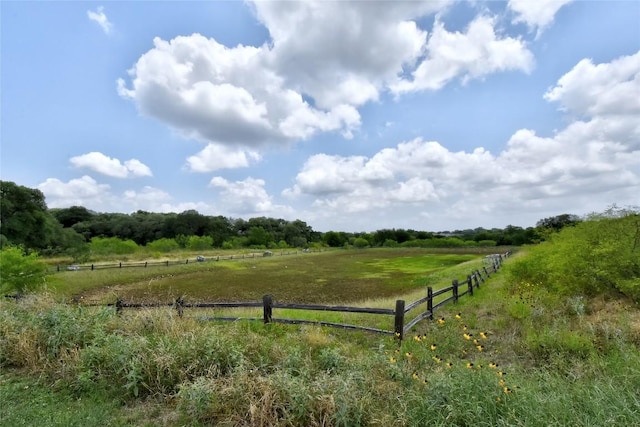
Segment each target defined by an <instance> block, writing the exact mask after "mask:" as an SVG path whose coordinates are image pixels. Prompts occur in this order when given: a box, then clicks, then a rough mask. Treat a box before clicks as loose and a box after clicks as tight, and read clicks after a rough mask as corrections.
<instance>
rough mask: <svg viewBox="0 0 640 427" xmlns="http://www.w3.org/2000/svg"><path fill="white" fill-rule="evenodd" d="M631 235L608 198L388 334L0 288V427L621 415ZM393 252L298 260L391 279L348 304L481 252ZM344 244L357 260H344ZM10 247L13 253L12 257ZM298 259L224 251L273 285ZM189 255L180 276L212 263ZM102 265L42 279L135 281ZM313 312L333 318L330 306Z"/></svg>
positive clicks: (639, 376)
mask: <svg viewBox="0 0 640 427" xmlns="http://www.w3.org/2000/svg"><path fill="white" fill-rule="evenodd" d="M569 219H571V218H569ZM639 239H640V222H639V216H638V213H637V211H634V210H620V209H612V210H610V211H608V212H605V213H604V214H602V215H593V216H591V217H589V218H588V220H587V221H581V222H577V223H573V224H567V226H564V227H559V231H554V232H551V231H550V232H549V236H548V239H547V240H548V241H547V242H545V243H543V244H540V245H537V246H533V247H529V248H527V249H525V250H523V251H520V252H519V253H517V254H516V255H515V256H514V257H512V258H510V259H509V261H508V262H507V263H506V264H505V265H504V267H503V271H502V272H500V273H499V274H496V275H493V276H492V277H491V278H490V280H489V281H488V282H485V283H484V284H483V285H482V286H481V287H480V288H479V289H477V290H476V291H475V292H474V295H473V296H472V297H465V298H463V299H461V300H460V302H459V303H458V304H457V305H448V306H445V307H444V308H443V309H441V310H440V311H438V312H437V313H436V319H435V320H434V321H432V322H422V323H419V324H418V325H417V327H415V328H414V330H412V331H410V332H409V333H408V334H407V336H406V339H405V340H404V341H402V342H398V341H397V339H395V338H393V337H384V336H378V335H370V334H366V333H360V332H348V331H341V330H335V329H323V328H319V327H308V326H286V325H281V324H275V323H271V324H267V325H264V324H262V323H260V322H248V321H246V322H244V321H240V322H234V323H211V322H203V321H198V320H197V319H196V318H195V317H185V318H179V317H178V316H177V313H176V311H175V310H171V309H154V310H140V311H135V310H131V311H126V310H125V311H124V312H123V313H122V314H120V315H117V314H116V312H115V309H114V308H113V307H83V306H82V305H80V306H76V305H73V304H64V303H60V302H59V300H60V298H59V295H56V296H52V295H51V294H48V293H31V294H28V295H26V297H25V298H23V299H20V300H17V301H14V300H2V301H0V367H1V368H2V372H3V373H2V375H1V376H0V398H2V401H3V402H7V401H12V400H15V399H20V402H19V403H16V404H12V405H11V406H10V407H9V410H7V411H2V412H0V425H24V424H25V422H27V423H28V421H29V420H32V421H33V423H38V424H41V423H42V422H43V420H45V419H46V420H50V421H51V422H50V424H51V425H81V424H82V425H85V424H86V423H84V420H85V419H91V418H92V417H97V418H100V419H101V420H103V424H111V425H167V426H178V425H221V426H249V425H250V426H267V425H268V426H299V425H305V426H314V425H315V426H374V425H378V426H390V425H396V426H419V425H435V426H471V425H473V426H478V425H480V426H482V425H486V426H507V425H509V426H511V425H526V426H545V427H546V426H565V425H572V426H595V425H597V426H600V425H611V426H625V427H626V426H629V425H635V424H637V420H638V416H639V414H640V398H639V396H638V390H640V351H639V350H640V348H639V347H640V310H638V304H637V302H634V300H633V299H634V298H635V299H636V300H637V299H638V294H637V292H638V283H639V278H640V274H639V273H640V270H639V268H638V267H639V259H638V251H639V250H640V249H639V248H638V243H639ZM5 250H6V249H5ZM410 251H412V250H411V249H403V250H400V249H394V250H392V249H388V250H378V251H371V250H367V251H355V250H354V251H344V252H342V258H341V259H343V260H345V264H341V263H340V262H337V261H336V260H335V259H333V258H331V257H330V256H328V255H332V254H318V255H315V254H314V255H311V256H310V257H309V258H307V257H306V256H301V257H300V259H304V260H305V262H306V261H307V259H308V260H312V257H313V259H315V260H319V259H321V258H322V257H325V255H327V256H326V258H324V259H326V260H332V261H330V262H328V264H330V266H331V267H332V269H333V270H334V271H333V273H332V274H333V275H332V276H330V275H329V271H330V269H327V271H326V273H325V278H327V280H329V279H330V280H334V279H335V280H337V279H338V278H340V277H343V278H344V281H342V282H339V284H340V286H341V287H342V288H347V287H348V286H349V284H350V283H355V282H357V281H358V277H360V278H363V279H366V280H373V281H377V280H380V282H376V283H378V285H377V288H380V287H382V286H381V285H380V284H382V283H386V282H385V280H389V282H388V283H390V284H392V283H397V284H399V286H396V287H394V286H390V287H389V289H390V290H391V292H392V293H391V294H389V295H388V296H384V295H382V296H379V297H377V298H373V299H368V300H366V301H365V302H364V303H363V304H365V305H367V306H373V307H392V306H393V303H394V300H395V299H396V298H404V299H405V300H407V301H412V300H415V299H417V298H419V297H421V296H423V295H424V286H425V285H430V286H433V287H434V288H435V289H438V288H439V287H443V286H446V285H448V284H450V281H451V279H452V278H457V277H459V275H460V274H461V273H462V272H463V271H467V270H470V269H471V268H470V267H471V266H473V268H475V267H476V265H477V263H479V262H481V261H480V260H479V259H478V258H477V256H474V257H473V258H474V259H472V260H470V261H467V262H463V263H459V261H458V262H457V263H455V265H453V266H451V265H447V263H446V262H443V260H444V259H446V258H437V257H434V258H433V259H434V260H438V261H439V263H440V264H442V265H436V264H437V263H435V264H434V268H433V269H432V271H431V273H430V274H428V275H425V274H420V273H419V271H420V270H421V269H423V268H424V266H423V265H422V263H421V260H420V257H419V256H414V255H409V254H410V253H411V252H410ZM3 253H5V251H4V250H3ZM6 253H9V252H6ZM356 253H357V254H358V255H359V256H363V255H364V254H366V256H368V257H370V258H369V259H367V260H364V259H360V258H358V263H356V264H357V265H358V267H354V266H353V264H351V267H346V266H347V264H346V262H347V261H348V260H349V258H350V257H352V256H354V254H356ZM16 254H17V255H20V257H22V258H20V261H22V260H24V257H25V256H26V255H25V254H24V253H22V252H21V253H20V254H18V253H17V252H16ZM382 254H385V255H384V256H382ZM393 254H395V256H394V255H393ZM400 254H402V255H400ZM399 255H400V256H399ZM385 257H386V258H390V259H384V258H385ZM451 259H453V257H452V258H451ZM353 260H354V258H352V259H351V261H353ZM305 262H303V263H301V264H300V265H301V268H302V267H304V268H303V269H302V270H299V269H298V270H297V271H296V274H293V275H287V274H286V273H287V272H282V271H280V272H279V274H278V270H284V269H278V268H271V267H277V266H282V264H281V263H282V259H280V260H276V259H275V257H272V258H270V259H265V260H262V261H261V263H259V265H258V264H254V263H251V262H247V263H244V262H243V263H234V264H233V267H232V268H233V269H235V270H233V271H232V273H233V274H232V275H234V276H237V277H238V283H237V284H238V285H240V284H241V282H242V281H246V280H247V277H249V274H254V275H255V274H256V273H257V274H259V275H262V276H263V277H265V278H266V277H275V279H273V280H275V281H274V282H272V283H271V286H272V287H274V286H276V285H277V284H278V283H279V284H280V285H282V286H283V287H284V286H285V284H286V283H287V282H292V281H293V282H295V281H296V280H298V282H299V281H300V280H299V279H298V278H299V277H300V276H302V277H310V276H311V275H310V274H309V271H310V270H311V269H313V268H316V267H314V266H315V265H316V264H317V263H314V262H310V263H308V264H306V263H305ZM201 264H202V265H197V266H190V267H189V268H191V267H193V268H194V269H192V270H189V272H190V273H193V272H195V271H202V272H204V271H206V269H209V268H211V266H209V265H206V263H201ZM230 264H231V263H230ZM253 267H256V268H253ZM180 269H183V270H180ZM305 269H306V270H305ZM141 270H142V269H140V270H139V271H141ZM286 270H288V269H286ZM292 270H296V269H292ZM117 271H119V273H117V274H124V275H126V276H122V277H119V278H117V277H115V274H116V273H115V272H109V273H105V274H113V276H111V277H110V278H108V277H102V278H101V276H90V274H99V273H101V272H86V273H87V274H88V275H86V276H82V275H79V276H73V275H74V274H77V273H80V274H83V273H85V272H65V273H61V274H60V275H57V276H55V277H57V278H60V279H61V280H63V279H64V278H68V279H69V280H72V278H74V277H75V278H76V280H78V281H82V280H87V279H88V278H91V277H93V278H94V279H92V280H95V282H94V283H93V285H94V286H97V287H98V288H99V287H100V283H101V282H100V280H107V279H108V280H110V282H109V283H114V280H116V281H119V283H122V284H123V286H122V289H126V288H130V289H135V288H136V286H137V285H136V283H137V282H141V281H142V279H143V278H144V280H145V281H148V277H146V276H144V277H143V276H140V277H138V278H135V277H134V273H133V271H131V272H124V271H121V270H117ZM175 272H176V274H178V275H182V274H183V273H184V275H183V276H182V278H183V279H184V278H186V277H187V276H186V275H187V274H189V272H187V266H181V267H179V268H178V267H176V270H175ZM136 274H143V275H146V274H149V272H148V271H146V272H142V271H141V272H140V273H136ZM210 274H213V275H214V276H216V277H217V276H219V275H220V271H219V270H216V271H213V272H211V273H210ZM403 275H405V276H403ZM320 276H322V275H320ZM403 277H404V279H403ZM162 279H164V278H162ZM416 279H417V280H418V281H417V282H416V281H415V280H416ZM265 280H266V279H265ZM158 283H159V284H162V285H163V286H159V287H157V288H155V287H152V286H149V283H147V287H146V292H150V293H151V294H153V293H154V292H156V293H157V292H158V291H159V290H160V289H164V290H165V291H166V289H167V288H168V289H171V288H173V286H175V283H172V282H165V281H163V280H158ZM304 283H305V285H306V286H305V287H304V290H305V291H306V292H307V293H308V294H313V293H314V292H316V290H318V292H320V291H319V290H320V289H322V281H317V282H315V281H314V283H309V282H308V281H304ZM167 285H168V286H167ZM50 286H52V287H55V286H63V287H64V286H67V288H66V291H65V292H69V291H70V289H72V288H73V287H72V286H70V285H69V284H66V285H64V284H63V283H62V282H60V283H56V282H55V281H53V282H52V283H51V284H50ZM294 288H295V286H294ZM301 289H302V287H301ZM218 291H219V289H215V292H218ZM333 292H335V290H334V291H333ZM151 294H150V295H151ZM329 294H331V292H329V293H328V294H327V295H329ZM156 296H157V294H156ZM326 298H328V297H327V296H326V295H325V296H323V297H322V298H321V299H326ZM354 298H355V299H364V298H356V297H354ZM314 316H316V318H321V317H322V318H325V317H323V316H326V319H328V320H334V319H333V318H331V317H330V316H333V314H330V313H321V312H317V313H314ZM25 402H26V403H25ZM61 402H62V403H64V404H65V405H61ZM68 408H71V410H69V409H68ZM25 420H27V421H25Z"/></svg>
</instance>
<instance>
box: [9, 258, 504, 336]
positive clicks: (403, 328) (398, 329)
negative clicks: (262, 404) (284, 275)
mask: <svg viewBox="0 0 640 427" xmlns="http://www.w3.org/2000/svg"><path fill="white" fill-rule="evenodd" d="M509 255H510V252H506V253H504V254H494V255H490V256H487V257H486V260H487V261H488V264H489V265H488V266H484V267H483V268H482V269H477V270H475V271H473V272H471V274H469V275H468V276H467V277H466V279H464V280H462V281H459V280H453V281H452V282H451V285H450V286H448V287H445V288H442V289H438V290H436V291H434V290H433V288H432V287H430V286H429V287H427V295H426V296H424V297H422V298H420V299H418V300H416V301H413V302H411V303H409V304H406V305H405V301H404V300H396V306H395V309H390V308H369V307H351V306H338V305H318V304H297V303H278V302H274V301H273V297H272V296H271V295H265V296H264V297H263V298H262V302H257V301H253V302H192V303H189V302H185V301H184V299H183V298H182V297H180V298H178V299H176V300H175V301H174V302H172V303H127V302H124V301H122V300H121V299H120V298H118V300H117V301H116V302H115V303H110V304H90V303H82V302H80V301H79V300H74V301H75V302H76V303H77V304H78V305H81V306H102V307H104V306H108V307H115V309H116V313H118V314H120V313H121V312H122V311H123V310H124V309H129V308H131V309H133V308H160V307H171V308H174V309H175V310H177V312H178V315H179V316H180V317H182V316H183V315H184V310H185V309H198V308H242V307H248V308H258V307H262V311H263V315H262V317H233V316H202V317H200V319H202V320H216V321H238V320H251V321H262V322H264V323H287V324H311V325H319V326H328V327H333V328H341V329H350V330H360V331H366V332H374V333H380V334H387V335H395V336H396V337H397V338H398V339H400V340H402V339H403V338H404V336H405V334H406V333H407V332H408V331H410V330H411V328H413V327H414V326H415V325H417V324H418V323H419V322H421V321H422V320H425V319H430V320H433V314H434V311H435V310H436V309H438V308H440V307H442V306H443V305H445V304H448V303H450V302H454V303H455V302H457V301H458V299H459V298H460V297H461V296H463V295H466V294H469V295H473V292H474V289H477V288H479V287H480V284H481V283H484V282H485V281H486V280H487V279H488V278H489V276H490V275H491V274H493V273H496V272H497V271H498V270H499V269H500V268H501V266H502V263H503V261H504V259H505V258H507V257H508V256H509ZM449 294H450V295H449ZM441 296H445V298H442V299H440V298H438V297H441ZM6 297H10V298H16V299H18V297H16V296H14V295H6ZM425 304H426V307H425V308H424V309H423V310H422V311H420V312H419V313H418V314H416V315H415V317H413V318H412V319H411V320H409V321H407V319H406V317H407V316H406V315H407V314H408V313H410V312H412V311H414V310H416V309H417V308H419V307H422V306H424V305H425ZM274 309H276V310H282V309H288V310H302V311H332V312H340V313H366V314H373V315H383V316H393V317H394V328H393V330H386V329H379V328H374V327H371V326H365V325H351V324H344V323H336V322H327V321H320V320H303V319H288V318H279V317H274V315H273V311H274Z"/></svg>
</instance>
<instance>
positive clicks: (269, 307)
mask: <svg viewBox="0 0 640 427" xmlns="http://www.w3.org/2000/svg"><path fill="white" fill-rule="evenodd" d="M262 308H263V320H264V323H270V322H271V318H272V317H273V300H272V298H271V295H265V296H263V297H262Z"/></svg>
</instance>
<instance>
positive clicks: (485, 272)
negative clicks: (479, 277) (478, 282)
mask: <svg viewBox="0 0 640 427" xmlns="http://www.w3.org/2000/svg"><path fill="white" fill-rule="evenodd" d="M482 269H483V270H484V274H486V276H487V277H489V270H487V267H482Z"/></svg>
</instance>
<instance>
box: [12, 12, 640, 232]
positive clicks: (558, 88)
mask: <svg viewBox="0 0 640 427" xmlns="http://www.w3.org/2000/svg"><path fill="white" fill-rule="evenodd" d="M0 19H1V23H0V24H1V25H0V28H1V51H0V54H1V76H0V77H1V92H0V96H1V123H0V125H1V127H0V132H1V147H0V149H1V151H0V156H1V169H0V175H1V178H2V179H3V180H9V181H14V182H16V183H18V184H20V185H25V186H28V187H32V188H39V189H40V190H41V191H42V192H43V193H44V194H45V196H46V201H47V204H48V206H49V207H50V208H54V207H68V206H72V205H82V206H85V207H87V208H89V209H92V210H95V211H98V212H125V213H128V212H134V211H137V210H139V209H142V210H146V211H152V212H182V211H184V210H187V209H196V210H198V211H199V212H200V213H203V214H207V215H223V216H226V217H232V218H250V217H255V216H268V217H276V218H285V219H290V220H293V219H301V220H303V221H306V222H307V223H308V224H309V225H311V226H312V227H313V228H314V229H316V230H319V231H328V230H343V231H374V230H377V229H381V228H406V229H417V230H430V231H442V230H454V229H466V228H476V227H485V228H491V227H500V228H503V227H505V226H507V225H518V226H522V227H528V226H533V225H535V223H536V221H537V220H539V219H541V218H545V217H549V216H553V215H559V214H563V213H573V214H578V215H582V214H586V213H589V212H594V211H603V210H604V209H606V208H607V207H608V206H610V205H612V204H614V203H616V204H618V205H619V206H629V205H638V204H640V196H638V195H639V194H640V27H639V25H638V22H639V21H640V2H637V1H564V0H552V1H549V0H539V1H510V2H497V1H490V2H483V1H460V2H456V1H447V0H445V1H439V2H435V1H429V2H418V1H411V2H406V3H405V2H397V1H396V2H382V1H376V2H373V1H371V2H367V1H357V2H346V1H336V2H328V1H324V2H311V1H310V2H282V1H281V2H267V1H262V2H257V3H253V2H142V1H139V2H17V1H16V2H12V1H2V2H0Z"/></svg>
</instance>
